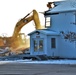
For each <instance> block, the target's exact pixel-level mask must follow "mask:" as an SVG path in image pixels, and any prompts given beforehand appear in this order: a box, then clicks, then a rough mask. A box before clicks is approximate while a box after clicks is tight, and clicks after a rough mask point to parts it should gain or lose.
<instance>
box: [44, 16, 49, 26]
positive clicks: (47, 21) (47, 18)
mask: <svg viewBox="0 0 76 75" xmlns="http://www.w3.org/2000/svg"><path fill="white" fill-rule="evenodd" d="M45 25H46V26H45V27H50V17H45Z"/></svg>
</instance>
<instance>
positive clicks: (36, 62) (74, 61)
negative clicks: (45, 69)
mask: <svg viewBox="0 0 76 75" xmlns="http://www.w3.org/2000/svg"><path fill="white" fill-rule="evenodd" d="M7 63H25V64H76V60H47V61H32V60H14V61H13V60H12V61H9V60H6V61H0V65H1V64H7Z"/></svg>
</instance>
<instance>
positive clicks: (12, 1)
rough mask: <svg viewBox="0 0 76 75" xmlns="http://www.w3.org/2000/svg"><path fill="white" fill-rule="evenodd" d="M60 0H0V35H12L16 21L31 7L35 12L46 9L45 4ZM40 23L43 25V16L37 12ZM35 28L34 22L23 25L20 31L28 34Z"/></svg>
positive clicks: (30, 9)
mask: <svg viewBox="0 0 76 75" xmlns="http://www.w3.org/2000/svg"><path fill="white" fill-rule="evenodd" d="M52 1H60V0H0V36H3V34H5V35H6V36H12V34H13V30H14V27H15V25H16V23H17V22H18V21H19V20H20V19H21V18H23V17H24V16H25V15H27V14H28V13H29V12H30V11H32V10H33V9H36V10H37V12H44V11H46V10H48V8H47V6H46V4H47V3H48V2H52ZM39 17H40V21H41V24H42V25H44V16H43V14H40V13H39ZM33 30H35V28H34V23H33V22H30V23H29V24H27V25H25V26H24V27H23V28H22V30H21V32H23V33H25V34H28V33H29V32H31V31H33Z"/></svg>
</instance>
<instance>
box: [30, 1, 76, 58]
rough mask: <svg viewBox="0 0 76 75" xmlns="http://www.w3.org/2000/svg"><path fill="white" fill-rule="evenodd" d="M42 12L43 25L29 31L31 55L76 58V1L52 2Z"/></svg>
mask: <svg viewBox="0 0 76 75" xmlns="http://www.w3.org/2000/svg"><path fill="white" fill-rule="evenodd" d="M53 4H54V8H50V9H49V10H48V11H46V12H45V13H44V16H45V27H46V28H47V29H43V30H36V31H34V32H32V33H30V34H29V35H30V53H31V55H47V56H50V57H59V58H76V1H75V0H74V1H60V2H54V3H53Z"/></svg>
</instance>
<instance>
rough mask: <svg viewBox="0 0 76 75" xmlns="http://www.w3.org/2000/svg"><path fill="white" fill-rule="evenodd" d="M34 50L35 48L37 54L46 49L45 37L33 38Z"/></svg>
mask: <svg viewBox="0 0 76 75" xmlns="http://www.w3.org/2000/svg"><path fill="white" fill-rule="evenodd" d="M33 50H34V53H36V54H40V53H42V52H43V51H44V42H43V39H41V38H37V39H33Z"/></svg>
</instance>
